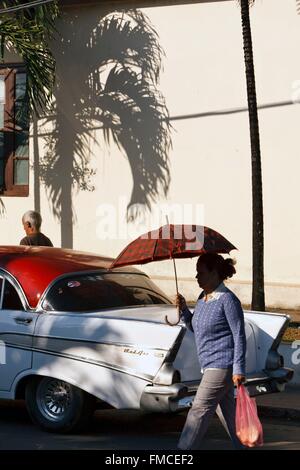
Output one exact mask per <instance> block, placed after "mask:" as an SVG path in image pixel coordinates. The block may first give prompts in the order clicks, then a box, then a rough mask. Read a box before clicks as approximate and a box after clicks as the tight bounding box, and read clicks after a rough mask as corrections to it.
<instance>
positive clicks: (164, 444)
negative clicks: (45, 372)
mask: <svg viewBox="0 0 300 470" xmlns="http://www.w3.org/2000/svg"><path fill="white" fill-rule="evenodd" d="M273 396H274V397H275V395H273ZM269 397H271V395H270V396H269ZM290 397H291V394H290ZM261 399H262V397H261V398H260V399H259V400H261ZM269 400H271V398H270V399H269ZM288 401H289V399H287V402H288ZM185 419H186V413H185V412H182V413H179V414H175V415H162V414H159V415H157V414H145V413H141V412H139V411H134V410H99V411H97V412H96V413H95V416H94V420H93V422H92V423H91V426H90V428H89V429H88V430H87V431H85V432H82V433H81V434H75V435H60V434H50V433H47V432H43V431H42V430H40V429H39V428H38V427H36V426H34V425H33V424H32V423H31V421H30V418H29V416H28V414H27V411H26V408H25V406H24V402H22V401H16V402H9V401H2V402H1V403H0V450H75V449H79V450H92V449H93V450H96V449H99V450H101V449H102V450H103V449H105V450H107V451H110V450H114V451H115V450H163V451H174V450H176V445H177V442H178V439H179V435H180V432H181V430H182V427H183V425H184V422H185ZM261 421H262V424H263V429H264V439H265V444H264V446H263V447H262V448H260V449H266V450H275V449H276V450H277V449H284V450H296V449H297V450H300V421H298V420H297V419H290V418H289V417H287V416H286V417H283V418H274V417H270V416H264V417H262V418H261ZM202 449H205V450H232V446H231V443H230V440H229V438H228V437H227V434H226V433H225V431H224V429H223V427H222V426H221V424H220V422H219V420H218V418H217V417H214V418H213V420H212V423H211V425H210V427H209V430H208V432H207V434H206V436H205V439H204V441H203V446H202ZM249 452H252V450H250V451H249Z"/></svg>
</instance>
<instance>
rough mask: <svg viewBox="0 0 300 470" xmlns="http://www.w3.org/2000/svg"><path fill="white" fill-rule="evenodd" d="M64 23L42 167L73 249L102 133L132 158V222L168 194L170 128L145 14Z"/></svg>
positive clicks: (71, 17)
mask: <svg viewBox="0 0 300 470" xmlns="http://www.w3.org/2000/svg"><path fill="white" fill-rule="evenodd" d="M102 11H103V10H102ZM95 12H97V9H95ZM61 26H62V28H63V38H62V39H61V42H60V44H59V47H56V52H55V58H56V64H57V86H56V90H55V102H54V104H53V108H52V109H51V111H50V112H49V114H48V115H47V116H44V119H43V121H44V122H43V126H44V125H45V124H46V126H48V127H50V132H49V133H48V134H47V136H46V153H45V157H44V158H43V160H42V161H41V162H40V168H39V170H40V175H41V179H42V181H43V182H44V184H45V186H46V189H47V192H48V195H49V199H50V200H51V204H52V211H53V214H54V215H55V216H56V217H57V218H58V219H60V220H61V244H62V246H63V247H70V248H72V246H73V222H74V220H75V217H76V214H75V211H74V209H73V207H72V192H73V191H74V190H77V191H80V190H84V191H93V190H94V186H93V177H94V175H95V170H94V169H93V168H91V167H90V156H91V150H90V146H91V143H92V142H93V141H95V140H96V130H97V129H98V131H97V132H99V129H101V130H102V132H103V134H104V138H105V141H106V143H107V144H109V143H111V142H114V143H116V144H117V146H118V147H119V149H120V151H121V152H122V153H124V154H125V156H126V157H127V159H128V163H129V165H130V168H131V172H132V176H133V189H132V193H131V197H130V202H129V204H128V207H127V214H126V215H127V220H128V221H129V220H132V219H136V218H137V217H139V216H140V215H142V213H143V212H144V211H146V210H150V209H151V204H152V203H153V202H155V201H156V200H157V198H158V197H159V196H160V195H161V194H163V195H166V194H167V191H168V188H169V183H170V173H169V161H168V154H169V150H170V147H171V136H170V133H171V125H170V123H169V114H168V110H167V107H166V104H165V100H164V98H163V96H162V94H161V93H160V92H159V90H158V79H159V73H160V70H161V60H162V56H163V51H162V49H161V47H160V45H159V40H158V36H157V34H156V32H155V31H154V29H153V27H152V26H151V24H150V22H149V20H148V19H147V17H146V16H145V15H144V14H143V13H141V12H140V11H138V10H119V9H118V10H113V11H112V10H109V11H107V12H106V13H105V14H104V15H103V13H102V16H101V17H97V16H96V15H95V16H94V17H93V15H91V14H89V15H87V16H86V17H85V16H84V20H83V15H82V13H80V14H76V13H73V14H70V13H69V14H68V16H67V17H65V18H63V23H62V25H61ZM78 59H79V61H80V63H78ZM106 202H107V201H106Z"/></svg>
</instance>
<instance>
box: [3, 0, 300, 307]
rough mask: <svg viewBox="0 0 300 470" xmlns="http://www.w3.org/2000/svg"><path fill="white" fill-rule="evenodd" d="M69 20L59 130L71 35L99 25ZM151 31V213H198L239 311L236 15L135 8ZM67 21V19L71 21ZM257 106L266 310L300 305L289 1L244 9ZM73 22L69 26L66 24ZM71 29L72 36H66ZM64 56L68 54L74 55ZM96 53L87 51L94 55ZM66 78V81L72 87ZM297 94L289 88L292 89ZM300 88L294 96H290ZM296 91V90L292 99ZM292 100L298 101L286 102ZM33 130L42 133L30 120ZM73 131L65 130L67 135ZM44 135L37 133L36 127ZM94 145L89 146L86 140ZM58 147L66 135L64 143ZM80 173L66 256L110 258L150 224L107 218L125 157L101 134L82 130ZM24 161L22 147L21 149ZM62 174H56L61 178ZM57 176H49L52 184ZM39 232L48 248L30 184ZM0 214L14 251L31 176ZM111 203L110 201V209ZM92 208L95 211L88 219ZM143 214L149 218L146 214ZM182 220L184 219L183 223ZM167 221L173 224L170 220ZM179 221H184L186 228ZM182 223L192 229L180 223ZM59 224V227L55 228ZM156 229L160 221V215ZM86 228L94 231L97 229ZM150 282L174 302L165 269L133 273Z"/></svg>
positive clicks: (242, 219)
mask: <svg viewBox="0 0 300 470" xmlns="http://www.w3.org/2000/svg"><path fill="white" fill-rule="evenodd" d="M74 12H75V13H76V12H77V13H78V18H79V20H78V21H80V25H81V28H82V29H81V30H78V32H77V35H76V34H75V36H74V37H73V41H75V43H74V44H75V45H76V41H78V50H77V55H76V54H75V53H74V54H73V55H72V54H71V55H70V56H69V57H64V58H62V57H60V52H59V51H60V48H61V46H60V45H59V44H58V43H56V44H55V49H56V54H57V55H58V57H60V59H59V60H58V73H59V74H60V77H61V79H63V77H66V76H68V77H69V78H68V79H66V78H65V81H67V85H68V86H67V87H66V88H65V91H64V95H63V97H61V99H60V103H59V106H60V109H61V110H63V112H64V114H65V116H66V119H67V121H69V125H70V129H72V128H73V130H74V126H75V124H74V122H73V120H72V119H70V113H71V112H72V104H73V103H74V102H76V100H77V99H78V96H80V92H81V90H80V89H79V85H78V84H79V83H80V82H79V81H78V77H77V76H76V75H77V74H78V73H82V72H83V71H84V70H85V69H86V67H87V65H88V64H87V63H86V61H87V59H86V57H84V56H83V54H81V53H80V41H82V38H83V35H82V31H85V32H86V31H87V30H88V29H87V28H88V25H89V24H90V21H91V19H93V21H96V19H97V15H98V17H99V18H101V15H103V10H101V7H92V8H81V9H78V10H71V9H70V10H68V13H67V15H73V14H74ZM143 12H144V13H145V14H146V15H147V16H148V17H149V18H150V20H151V22H152V24H153V26H154V28H155V30H156V31H157V33H158V35H159V38H160V43H161V46H162V47H163V49H164V50H165V53H166V57H165V58H164V71H163V73H162V74H161V80H160V89H161V91H162V93H163V94H164V96H165V98H166V103H167V106H168V108H169V112H170V116H171V118H172V117H173V118H174V117H178V116H184V117H185V119H178V120H173V121H172V125H173V128H174V130H173V133H172V138H173V149H172V151H171V153H170V164H171V186H170V191H169V195H168V198H167V200H165V199H163V198H161V199H160V200H159V201H157V205H156V206H154V207H153V214H156V213H158V214H159V213H161V214H162V213H163V211H162V210H161V212H160V205H161V204H164V203H166V202H167V203H168V204H170V205H171V206H172V205H173V204H175V203H179V204H184V203H185V204H189V205H191V207H192V208H193V209H194V215H193V217H196V214H195V210H196V206H197V205H200V207H202V209H203V213H201V212H200V215H201V214H202V215H203V217H200V219H201V222H202V223H204V224H205V225H208V226H210V227H212V228H215V229H217V230H219V231H220V232H221V233H222V234H223V235H224V236H226V237H227V238H228V239H229V240H230V241H231V242H232V243H233V244H235V245H236V246H237V247H238V249H239V251H237V252H232V254H233V255H234V257H235V258H236V259H237V262H238V263H237V275H236V277H235V283H232V284H231V286H232V288H233V289H234V290H236V292H237V293H238V294H239V295H240V298H241V300H242V301H244V302H245V303H250V298H251V286H250V284H251V231H252V228H251V170H250V143H249V130H248V116H247V112H246V111H241V112H238V113H230V111H232V110H235V109H237V108H245V107H246V105H247V99H246V85H245V76H244V64H243V49H242V37H241V24H240V11H239V7H238V4H237V2H236V1H232V2H230V1H226V2H216V3H215V2H214V3H207V4H202V3H201V4H200V3H199V4H191V5H181V6H179V5H177V6H165V7H153V8H146V9H143ZM72 17H73V16H72ZM251 21H252V32H253V45H254V57H255V67H256V82H257V94H258V104H259V105H260V106H262V105H276V104H277V106H274V107H267V108H266V109H263V110H260V111H259V119H260V131H261V153H262V166H263V185H264V211H265V278H266V301H267V304H268V305H270V306H280V307H287V308H299V307H300V272H299V269H298V266H299V260H300V247H299V243H298V241H299V239H300V233H299V232H300V221H299V218H298V217H297V216H298V201H299V192H300V189H299V184H298V179H299V177H298V175H299V172H300V159H299V158H298V155H299V150H300V142H299V131H298V127H299V122H300V105H299V103H296V104H291V105H287V106H281V103H283V102H291V101H292V99H293V93H294V98H295V96H296V95H295V90H293V86H295V85H297V83H296V81H297V80H300V55H299V43H300V16H299V15H297V13H296V2H295V0H257V2H256V4H255V6H254V7H253V8H252V9H251ZM78 24H79V23H78ZM71 29H72V25H70V22H69V21H68V19H67V21H66V22H62V21H61V24H60V30H61V31H62V33H63V35H65V36H67V35H68V34H69V32H70V31H71ZM75 30H76V28H75ZM74 51H75V52H76V47H74ZM95 53H96V52H95ZM72 77H73V78H72ZM298 87H299V85H298ZM299 88H300V87H299ZM296 91H297V90H296ZM298 96H299V97H300V93H298ZM215 111H219V112H227V113H226V114H220V115H217V116H205V117H196V118H195V117H192V116H191V115H193V114H202V113H213V112H215ZM39 124H40V127H39V132H40V134H41V133H42V132H43V127H42V122H40V123H39ZM72 126H73V127H72ZM48 128H49V126H48ZM92 137H94V138H95V139H96V140H97V144H95V143H94V142H93V140H92ZM65 139H66V142H68V139H70V134H69V133H66V135H65ZM39 153H40V156H43V154H44V153H45V140H44V138H43V137H41V136H40V137H39ZM86 155H88V156H89V158H90V162H89V165H90V167H91V168H94V169H95V170H96V175H95V176H94V177H93V178H92V183H93V184H94V186H95V190H94V191H92V192H84V191H79V192H78V193H76V191H74V193H73V207H74V211H75V215H76V221H75V222H74V226H73V247H74V248H75V249H80V250H85V251H93V252H96V253H99V254H104V255H111V256H116V255H117V254H118V253H119V251H120V250H121V249H122V248H123V246H124V245H125V244H126V243H128V242H129V240H130V239H131V237H130V234H129V235H128V238H127V239H126V238H123V239H120V237H119V235H120V231H122V230H123V231H124V230H126V229H134V230H132V234H131V236H132V237H133V236H134V235H136V236H137V235H138V234H139V233H142V232H143V231H145V230H148V228H149V229H150V228H154V227H153V226H151V223H153V221H152V222H151V217H150V216H149V217H148V218H146V220H145V223H144V225H143V224H141V223H136V224H135V225H134V224H130V225H129V226H128V225H127V224H126V220H125V211H124V209H119V207H120V206H119V205H120V198H121V199H122V198H124V200H126V199H127V200H128V199H129V196H130V193H131V189H132V176H131V172H130V168H129V165H128V162H127V160H126V158H124V155H122V153H121V151H120V150H119V149H118V148H117V147H116V146H114V145H111V146H110V147H109V148H108V147H107V146H106V144H105V142H104V140H103V136H102V133H101V130H94V131H93V132H92V136H91V138H90V139H89V142H88V144H87V149H86ZM31 156H32V163H33V147H31ZM62 173H63V171H62ZM62 173H61V176H63V175H62ZM40 196H41V201H40V204H41V211H42V215H43V218H44V223H43V230H44V232H45V233H46V234H47V235H48V236H50V238H51V239H52V240H53V242H54V243H55V244H56V245H57V246H59V245H60V243H61V233H60V232H61V223H60V221H59V220H57V219H56V218H55V217H54V216H53V213H52V206H51V201H48V196H47V193H46V192H45V190H44V188H43V186H42V185H41V187H40ZM3 201H4V203H5V206H6V215H5V216H4V217H3V218H2V219H0V230H1V234H2V236H1V239H2V243H3V244H11V243H16V244H17V243H18V242H19V239H20V238H21V237H22V236H23V233H22V227H21V224H20V223H19V221H20V218H21V215H22V213H23V212H24V211H25V210H27V209H29V208H33V207H34V206H35V201H34V192H33V172H31V182H30V197H29V198H3ZM121 202H122V201H121ZM101 204H111V205H112V206H113V207H114V208H115V209H116V217H117V218H118V222H117V226H116V231H117V233H116V234H115V236H114V237H113V239H110V240H101V239H100V238H99V231H100V232H101V230H102V231H103V227H102V226H101V217H100V215H99V210H101ZM97 211H98V212H97ZM153 214H152V216H153ZM193 217H191V219H192V218H193ZM170 218H171V221H174V222H177V223H180V222H182V221H183V220H179V219H180V216H179V218H177V219H176V220H175V219H174V218H173V217H172V214H170ZM186 221H187V220H186ZM190 221H192V220H190ZM65 222H66V220H64V221H63V224H62V225H63V226H64V223H65ZM162 222H164V220H163V218H162ZM97 229H98V232H97ZM177 264H178V274H179V276H180V278H181V281H180V288H181V290H182V292H183V293H185V294H186V296H187V297H188V298H190V299H191V298H193V297H195V296H196V295H197V287H196V285H195V283H194V282H193V277H194V270H195V260H181V261H179V262H178V263H177ZM143 269H144V270H146V271H147V272H149V273H151V274H153V275H155V276H158V282H159V283H160V284H161V285H162V286H163V287H165V289H166V290H167V291H168V292H169V293H170V294H174V292H175V286H174V282H173V265H172V263H171V262H169V261H166V262H163V263H152V264H151V265H147V266H144V267H143Z"/></svg>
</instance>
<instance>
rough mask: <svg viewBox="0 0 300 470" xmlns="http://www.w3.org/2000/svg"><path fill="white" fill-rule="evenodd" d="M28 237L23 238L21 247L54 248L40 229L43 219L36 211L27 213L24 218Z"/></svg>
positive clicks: (23, 221)
mask: <svg viewBox="0 0 300 470" xmlns="http://www.w3.org/2000/svg"><path fill="white" fill-rule="evenodd" d="M22 223H23V227H24V230H25V233H26V237H24V238H22V240H21V241H20V245H30V246H53V244H52V242H51V240H50V239H49V238H48V237H46V235H44V234H43V233H42V232H41V231H40V229H41V225H42V217H41V214H39V213H38V212H36V211H27V212H25V214H24V215H23V217H22Z"/></svg>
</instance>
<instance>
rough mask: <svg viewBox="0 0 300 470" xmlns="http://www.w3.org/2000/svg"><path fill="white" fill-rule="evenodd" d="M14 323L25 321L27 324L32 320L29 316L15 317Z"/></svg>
mask: <svg viewBox="0 0 300 470" xmlns="http://www.w3.org/2000/svg"><path fill="white" fill-rule="evenodd" d="M15 322H16V323H26V324H29V323H31V322H32V318H30V317H16V318H15Z"/></svg>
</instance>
